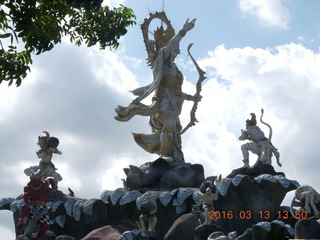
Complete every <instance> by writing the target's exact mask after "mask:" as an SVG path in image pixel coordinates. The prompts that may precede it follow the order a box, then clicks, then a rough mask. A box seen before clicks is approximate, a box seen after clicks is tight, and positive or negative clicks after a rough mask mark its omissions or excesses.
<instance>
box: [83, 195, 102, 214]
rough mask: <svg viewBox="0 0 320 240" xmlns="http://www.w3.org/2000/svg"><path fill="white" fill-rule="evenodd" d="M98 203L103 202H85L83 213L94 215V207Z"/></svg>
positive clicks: (91, 200) (92, 200)
mask: <svg viewBox="0 0 320 240" xmlns="http://www.w3.org/2000/svg"><path fill="white" fill-rule="evenodd" d="M96 201H101V200H99V199H95V198H94V199H89V200H87V201H85V202H84V203H83V206H82V211H83V212H84V213H85V214H87V215H92V214H93V210H92V208H93V205H94V204H95V203H96Z"/></svg>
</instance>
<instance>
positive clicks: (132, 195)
mask: <svg viewBox="0 0 320 240" xmlns="http://www.w3.org/2000/svg"><path fill="white" fill-rule="evenodd" d="M141 195H142V194H141V192H139V191H138V190H133V191H129V192H127V193H125V194H124V195H123V196H122V197H121V199H120V202H119V204H120V205H124V204H127V203H130V202H133V201H135V200H136V199H137V198H138V197H140V196H141Z"/></svg>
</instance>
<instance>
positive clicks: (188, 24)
mask: <svg viewBox="0 0 320 240" xmlns="http://www.w3.org/2000/svg"><path fill="white" fill-rule="evenodd" d="M195 22H196V19H195V18H194V19H193V20H192V21H191V22H189V18H188V19H187V21H186V22H185V24H184V25H183V29H184V30H185V31H189V30H191V29H192V28H194V23H195Z"/></svg>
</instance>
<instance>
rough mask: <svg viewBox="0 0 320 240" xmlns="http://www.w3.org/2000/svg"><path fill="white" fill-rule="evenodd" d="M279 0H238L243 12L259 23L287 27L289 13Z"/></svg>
mask: <svg viewBox="0 0 320 240" xmlns="http://www.w3.org/2000/svg"><path fill="white" fill-rule="evenodd" d="M283 2H284V1H281V0H258V1H256V0H239V7H240V9H241V10H242V11H243V12H244V13H245V14H249V15H251V16H253V17H255V18H257V19H258V20H259V21H260V23H261V24H263V25H267V26H272V27H279V28H282V29H287V28H288V27H289V22H290V14H289V11H288V9H287V7H286V6H285V5H284V4H283Z"/></svg>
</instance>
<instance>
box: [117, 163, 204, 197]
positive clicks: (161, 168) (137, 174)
mask: <svg viewBox="0 0 320 240" xmlns="http://www.w3.org/2000/svg"><path fill="white" fill-rule="evenodd" d="M124 172H125V173H126V175H127V178H126V179H124V180H123V184H124V187H125V188H126V189H128V190H143V191H147V190H163V189H175V188H180V187H199V186H200V184H201V182H202V181H203V180H204V169H203V166H202V165H201V164H189V163H184V162H172V163H168V162H167V161H166V160H164V159H162V158H159V159H157V160H155V161H154V162H147V163H145V164H143V165H142V166H140V167H136V166H133V165H130V166H129V168H126V169H124Z"/></svg>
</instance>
